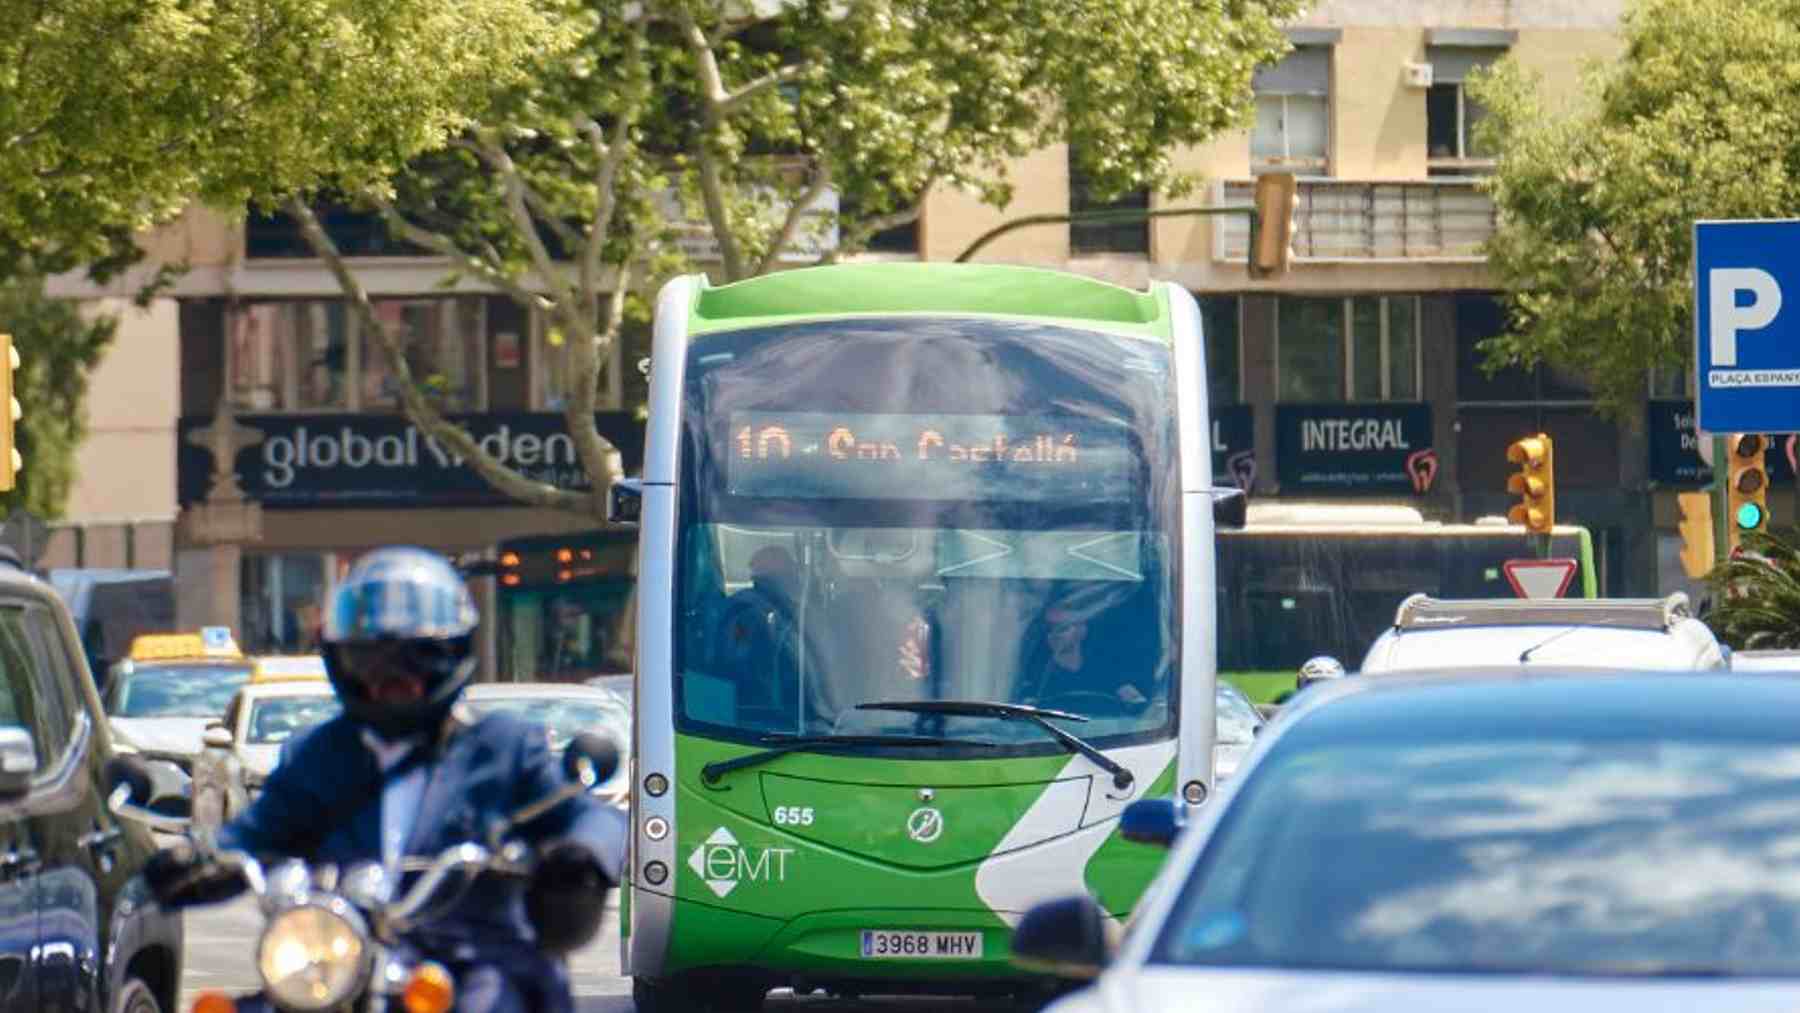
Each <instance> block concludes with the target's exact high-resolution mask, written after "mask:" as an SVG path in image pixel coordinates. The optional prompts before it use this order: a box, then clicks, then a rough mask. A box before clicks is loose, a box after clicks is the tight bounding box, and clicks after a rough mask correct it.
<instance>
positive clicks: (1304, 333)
mask: <svg viewBox="0 0 1800 1013" xmlns="http://www.w3.org/2000/svg"><path fill="white" fill-rule="evenodd" d="M1276 315H1277V318H1278V319H1277V321H1276V326H1277V343H1276V365H1275V371H1276V385H1277V390H1278V392H1279V395H1280V399H1281V400H1282V401H1292V402H1333V401H1417V400H1420V390H1421V388H1422V383H1421V372H1422V369H1423V367H1422V363H1421V359H1420V355H1419V348H1420V340H1419V300H1418V297H1417V296H1353V297H1350V298H1308V297H1284V298H1282V299H1280V300H1278V301H1277V303H1276Z"/></svg>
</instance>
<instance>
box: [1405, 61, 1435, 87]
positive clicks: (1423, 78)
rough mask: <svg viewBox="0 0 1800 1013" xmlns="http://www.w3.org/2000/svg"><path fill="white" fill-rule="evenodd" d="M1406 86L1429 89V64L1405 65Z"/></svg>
mask: <svg viewBox="0 0 1800 1013" xmlns="http://www.w3.org/2000/svg"><path fill="white" fill-rule="evenodd" d="M1406 86H1407V87H1408V88H1429V87H1431V64H1429V63H1409V64H1407V65H1406Z"/></svg>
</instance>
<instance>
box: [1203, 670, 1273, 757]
mask: <svg viewBox="0 0 1800 1013" xmlns="http://www.w3.org/2000/svg"><path fill="white" fill-rule="evenodd" d="M1215 696H1216V699H1217V701H1218V702H1217V704H1216V705H1215V706H1216V707H1217V708H1218V709H1217V712H1216V719H1215V721H1214V724H1215V726H1216V727H1217V731H1216V732H1215V733H1214V741H1213V777H1215V778H1217V779H1218V780H1221V781H1223V780H1225V779H1226V778H1228V777H1230V776H1231V775H1232V774H1235V773H1237V769H1238V766H1239V765H1240V764H1242V763H1243V762H1244V757H1245V756H1246V755H1248V754H1249V752H1250V747H1251V746H1254V745H1256V737H1257V735H1259V734H1260V733H1261V732H1262V727H1263V724H1264V722H1263V716H1262V714H1261V713H1259V712H1258V711H1257V709H1256V705H1255V704H1253V703H1251V702H1250V698H1249V697H1247V696H1245V695H1244V694H1243V691H1241V690H1239V689H1238V688H1237V687H1236V686H1233V685H1232V684H1231V683H1229V682H1226V681H1225V680H1223V679H1220V680H1219V690H1218V693H1217V694H1215Z"/></svg>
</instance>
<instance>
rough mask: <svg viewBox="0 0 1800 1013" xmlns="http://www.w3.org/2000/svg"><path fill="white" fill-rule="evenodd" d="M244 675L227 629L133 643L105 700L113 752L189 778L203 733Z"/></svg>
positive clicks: (247, 662) (245, 664) (245, 667)
mask: <svg viewBox="0 0 1800 1013" xmlns="http://www.w3.org/2000/svg"><path fill="white" fill-rule="evenodd" d="M251 670H252V663H251V659H250V658H248V657H246V656H245V655H244V653H243V652H242V651H241V650H239V648H238V645H237V641H236V640H235V639H234V638H233V637H232V635H231V630H230V629H229V628H228V627H224V626H208V627H204V628H202V629H201V630H199V631H197V632H194V633H152V634H144V635H141V636H138V637H136V638H134V639H133V640H132V642H131V648H130V650H129V651H127V652H126V656H125V657H124V658H123V659H121V660H120V661H119V662H118V663H117V664H115V665H113V667H112V671H111V673H110V675H109V677H108V679H107V685H106V691H105V695H104V703H105V709H106V716H107V724H108V726H109V727H110V729H111V731H112V739H113V746H114V748H115V749H116V750H117V751H119V752H127V753H140V754H143V755H144V756H145V757H146V758H148V759H153V760H165V761H167V762H168V763H171V764H173V765H175V766H176V767H179V768H180V769H181V771H182V772H183V774H191V772H192V769H193V757H194V756H195V755H196V754H198V753H199V752H200V750H201V736H202V734H203V733H204V732H205V731H206V726H207V725H208V724H211V723H213V722H215V721H217V720H219V718H220V716H221V715H223V714H224V713H225V705H226V704H228V703H230V702H231V698H232V695H233V694H235V693H236V692H237V691H238V688H239V687H240V686H242V685H244V683H246V682H247V681H249V679H250V674H251Z"/></svg>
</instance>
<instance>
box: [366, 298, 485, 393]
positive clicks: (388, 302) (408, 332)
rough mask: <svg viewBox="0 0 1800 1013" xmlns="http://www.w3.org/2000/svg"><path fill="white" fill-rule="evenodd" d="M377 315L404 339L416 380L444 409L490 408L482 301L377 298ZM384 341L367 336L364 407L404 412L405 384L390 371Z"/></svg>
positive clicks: (389, 329) (386, 325)
mask: <svg viewBox="0 0 1800 1013" xmlns="http://www.w3.org/2000/svg"><path fill="white" fill-rule="evenodd" d="M375 316H376V318H377V319H379V320H380V321H381V324H382V326H383V327H385V328H386V329H387V331H388V333H389V334H392V335H396V336H398V337H399V338H400V341H401V344H402V345H403V346H404V347H405V349H406V364H407V366H408V368H410V369H411V371H412V376H413V381H414V382H415V383H417V384H419V385H420V386H421V387H423V388H424V390H425V392H426V394H427V395H428V396H429V397H430V398H431V399H432V401H433V402H434V403H435V404H436V405H437V406H438V408H439V409H440V410H443V411H449V412H467V411H479V410H481V409H482V408H483V407H484V406H485V404H486V397H485V391H483V390H482V379H483V372H482V369H481V349H482V341H481V335H482V329H483V314H482V300H480V299H470V298H449V299H445V298H438V299H377V300H375ZM379 341H380V339H379V338H378V337H377V336H375V335H373V334H368V335H364V341H363V347H362V355H363V358H362V407H363V408H364V409H368V410H376V411H383V410H386V411H398V410H400V409H401V407H402V404H401V400H400V387H399V382H398V380H397V379H396V378H395V376H394V374H393V372H392V371H391V370H390V369H388V360H387V353H386V351H385V350H384V349H383V348H382V347H381V346H380V344H379Z"/></svg>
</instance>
